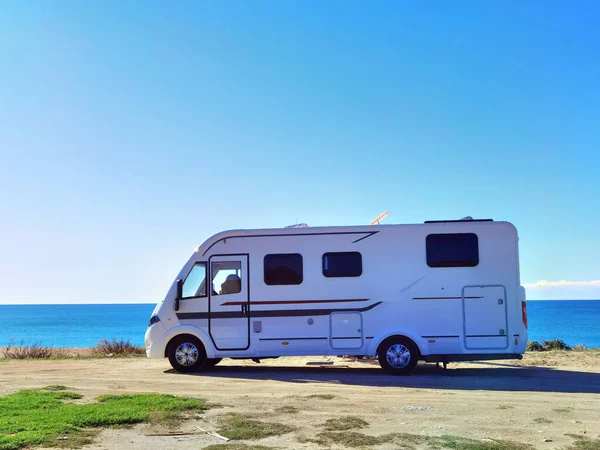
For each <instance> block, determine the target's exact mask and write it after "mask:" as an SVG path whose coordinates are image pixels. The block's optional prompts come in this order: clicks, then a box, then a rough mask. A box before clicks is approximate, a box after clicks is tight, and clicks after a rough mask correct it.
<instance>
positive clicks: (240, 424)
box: [217, 413, 295, 440]
mask: <svg viewBox="0 0 600 450" xmlns="http://www.w3.org/2000/svg"><path fill="white" fill-rule="evenodd" d="M218 424H219V428H218V429H217V433H219V434H221V435H223V436H225V437H227V438H229V439H234V440H242V439H250V440H257V439H263V438H266V437H269V436H279V435H282V434H286V433H290V432H292V431H294V430H295V428H294V427H292V426H289V425H284V424H282V423H277V422H264V421H262V420H256V419H251V418H250V417H248V416H247V415H245V414H239V413H228V414H224V415H222V416H220V417H219V418H218Z"/></svg>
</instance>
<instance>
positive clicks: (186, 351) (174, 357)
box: [167, 335, 212, 373]
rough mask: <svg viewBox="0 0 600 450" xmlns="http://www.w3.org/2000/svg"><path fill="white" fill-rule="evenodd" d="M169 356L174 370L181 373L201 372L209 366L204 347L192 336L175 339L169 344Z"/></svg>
mask: <svg viewBox="0 0 600 450" xmlns="http://www.w3.org/2000/svg"><path fill="white" fill-rule="evenodd" d="M167 356H168V357H169V362H170V363H171V366H173V369H175V370H176V371H177V372H181V373H190V372H199V371H201V370H204V369H206V368H207V366H208V364H207V361H208V359H207V358H206V350H205V349H204V345H202V342H201V341H200V339H198V338H197V337H194V336H191V335H181V336H177V337H176V338H174V339H173V340H172V341H171V343H170V344H169V349H168V350H167ZM211 367H212V366H211Z"/></svg>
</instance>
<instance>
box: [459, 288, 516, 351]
mask: <svg viewBox="0 0 600 450" xmlns="http://www.w3.org/2000/svg"><path fill="white" fill-rule="evenodd" d="M463 313H464V319H465V323H464V339H465V348H468V349H481V350H484V349H505V348H507V347H508V329H507V325H508V320H507V310H506V289H505V288H504V286H498V285H493V286H465V287H463Z"/></svg>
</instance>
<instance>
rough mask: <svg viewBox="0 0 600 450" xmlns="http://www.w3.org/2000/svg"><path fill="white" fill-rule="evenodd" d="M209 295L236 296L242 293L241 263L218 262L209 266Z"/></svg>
mask: <svg viewBox="0 0 600 450" xmlns="http://www.w3.org/2000/svg"><path fill="white" fill-rule="evenodd" d="M211 274H212V292H211V295H226V294H237V293H238V292H241V291H242V263H241V262H239V261H218V262H214V263H212V264H211Z"/></svg>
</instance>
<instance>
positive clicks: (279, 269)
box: [265, 253, 303, 286]
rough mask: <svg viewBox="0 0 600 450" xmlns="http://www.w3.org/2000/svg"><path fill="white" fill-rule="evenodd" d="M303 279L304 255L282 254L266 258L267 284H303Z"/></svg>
mask: <svg viewBox="0 0 600 450" xmlns="http://www.w3.org/2000/svg"><path fill="white" fill-rule="evenodd" d="M302 279H303V272H302V255H300V254H298V253H282V254H278V255H266V256H265V284H268V285H269V286H276V285H282V284H284V285H285V284H301V283H302Z"/></svg>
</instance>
